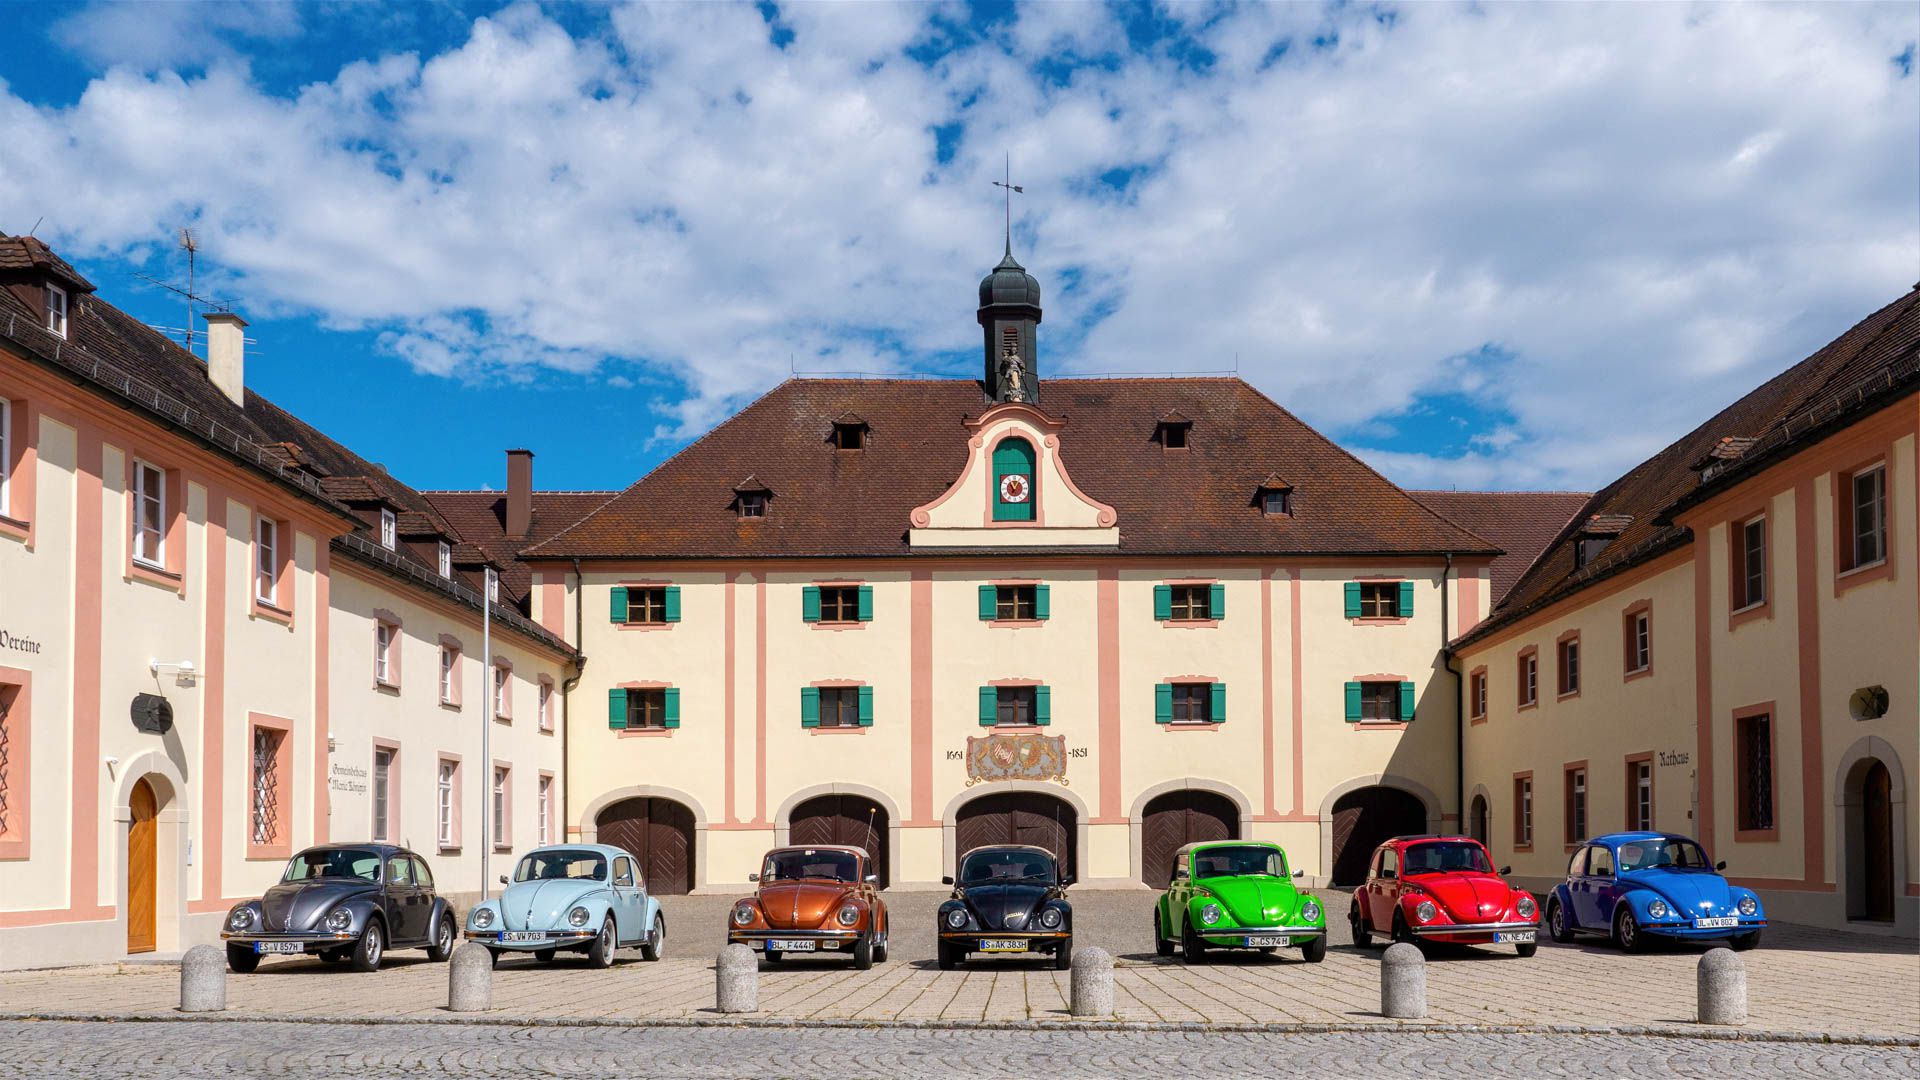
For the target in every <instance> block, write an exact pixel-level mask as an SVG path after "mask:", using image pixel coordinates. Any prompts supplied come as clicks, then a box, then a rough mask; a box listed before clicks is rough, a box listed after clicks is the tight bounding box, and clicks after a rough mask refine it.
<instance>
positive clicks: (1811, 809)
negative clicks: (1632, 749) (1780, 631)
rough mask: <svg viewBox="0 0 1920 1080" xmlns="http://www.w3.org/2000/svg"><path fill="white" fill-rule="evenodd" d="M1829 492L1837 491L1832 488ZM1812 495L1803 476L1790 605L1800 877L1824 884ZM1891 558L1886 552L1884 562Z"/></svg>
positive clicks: (1823, 768)
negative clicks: (1794, 622)
mask: <svg viewBox="0 0 1920 1080" xmlns="http://www.w3.org/2000/svg"><path fill="white" fill-rule="evenodd" d="M1889 475H1891V470H1889ZM1833 490H1834V491H1835V493H1836V494H1838V492H1839V489H1838V488H1837V487H1836V488H1835V489H1833ZM1813 498H1814V496H1813V479H1812V478H1811V477H1808V478H1807V479H1804V480H1802V481H1800V483H1799V485H1798V486H1797V487H1795V489H1794V494H1793V503H1794V518H1795V520H1794V530H1795V533H1796V536H1795V538H1794V544H1793V546H1794V551H1795V556H1794V579H1795V580H1794V588H1795V592H1796V594H1797V596H1796V601H1795V604H1794V607H1795V609H1796V610H1797V612H1798V618H1799V622H1800V792H1801V797H1800V814H1801V819H1802V829H1801V835H1802V836H1803V837H1805V847H1804V849H1803V852H1802V862H1801V876H1802V877H1803V878H1805V880H1806V882H1807V884H1809V885H1817V884H1821V883H1824V882H1825V881H1826V876H1827V850H1826V844H1827V821H1826V803H1827V800H1826V795H1825V786H1826V785H1825V780H1826V762H1825V760H1824V758H1823V757H1822V756H1821V747H1820V591H1819V584H1820V583H1819V580H1818V579H1819V572H1820V571H1819V562H1818V551H1817V548H1816V545H1817V537H1816V533H1817V531H1818V526H1817V525H1816V523H1815V516H1814V503H1813ZM1889 517H1891V515H1889ZM1892 561H1893V553H1892V551H1891V550H1889V551H1888V553H1887V562H1888V564H1889V565H1891V564H1892Z"/></svg>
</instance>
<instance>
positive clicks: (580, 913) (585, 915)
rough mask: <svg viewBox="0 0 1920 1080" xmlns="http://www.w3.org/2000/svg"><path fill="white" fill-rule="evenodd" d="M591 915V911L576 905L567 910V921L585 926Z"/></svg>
mask: <svg viewBox="0 0 1920 1080" xmlns="http://www.w3.org/2000/svg"><path fill="white" fill-rule="evenodd" d="M592 915H593V913H592V912H590V911H588V910H587V909H586V908H583V907H577V908H574V909H573V910H572V911H569V912H567V922H568V923H570V924H572V925H574V926H585V925H587V920H588V919H589V918H591V917H592Z"/></svg>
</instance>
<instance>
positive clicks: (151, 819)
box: [127, 778, 160, 954]
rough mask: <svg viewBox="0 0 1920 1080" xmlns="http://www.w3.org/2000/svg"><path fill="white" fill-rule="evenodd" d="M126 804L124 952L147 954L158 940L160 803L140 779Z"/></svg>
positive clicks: (149, 787)
mask: <svg viewBox="0 0 1920 1080" xmlns="http://www.w3.org/2000/svg"><path fill="white" fill-rule="evenodd" d="M127 801H128V805H129V807H130V809H131V810H132V812H133V823H132V826H131V827H130V828H129V829H128V830H127V952H128V953H129V954H132V953H150V952H152V951H153V950H154V948H155V946H156V944H157V943H158V941H159V937H160V927H159V908H160V905H159V891H160V799H159V797H158V796H156V795H155V794H154V792H153V785H152V784H149V783H148V782H147V781H146V779H145V778H142V779H140V780H137V781H135V782H134V785H133V792H132V794H131V796H130V797H129V798H128V800H127Z"/></svg>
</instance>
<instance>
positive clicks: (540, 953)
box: [533, 949, 560, 964]
mask: <svg viewBox="0 0 1920 1080" xmlns="http://www.w3.org/2000/svg"><path fill="white" fill-rule="evenodd" d="M559 955H560V950H559V949H536V950H535V951H534V954H533V958H534V959H535V960H538V961H540V962H541V963H543V964H550V963H552V962H553V958H554V957H556V956H559Z"/></svg>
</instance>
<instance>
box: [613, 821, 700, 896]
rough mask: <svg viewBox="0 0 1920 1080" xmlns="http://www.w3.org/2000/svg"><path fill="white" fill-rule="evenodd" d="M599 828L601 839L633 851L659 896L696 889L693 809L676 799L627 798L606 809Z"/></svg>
mask: <svg viewBox="0 0 1920 1080" xmlns="http://www.w3.org/2000/svg"><path fill="white" fill-rule="evenodd" d="M595 828H596V830H597V834H596V835H597V836H598V837H599V840H600V842H601V843H603V844H611V845H613V846H614V847H623V848H626V849H627V850H628V851H631V852H633V854H634V857H635V858H636V859H638V860H639V861H640V872H641V873H642V874H643V875H645V877H646V881H647V890H648V891H649V892H651V893H653V894H654V895H655V896H678V895H681V894H684V893H687V892H689V891H691V890H692V889H693V811H691V810H689V809H687V808H686V807H684V806H682V805H680V804H679V803H677V802H674V801H673V800H672V799H626V800H623V801H621V802H617V803H614V804H613V805H612V806H609V807H607V808H606V809H605V810H602V811H601V812H600V817H599V819H598V820H597V821H596V822H595Z"/></svg>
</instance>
